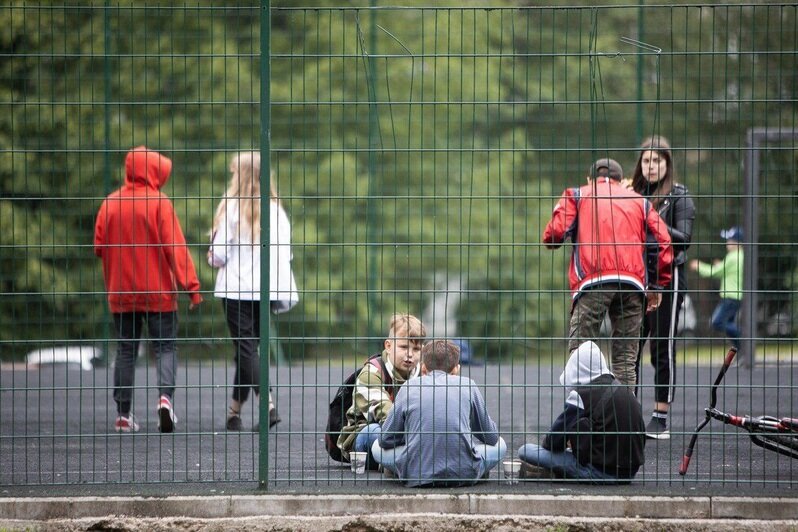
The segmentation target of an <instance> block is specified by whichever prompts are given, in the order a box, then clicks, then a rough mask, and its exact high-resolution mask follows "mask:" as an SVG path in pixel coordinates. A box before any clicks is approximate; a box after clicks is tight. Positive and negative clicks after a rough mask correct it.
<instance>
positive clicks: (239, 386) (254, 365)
mask: <svg viewBox="0 0 798 532" xmlns="http://www.w3.org/2000/svg"><path fill="white" fill-rule="evenodd" d="M222 305H223V306H224V314H225V316H226V317H227V326H228V327H229V328H230V336H231V338H232V340H233V347H234V349H235V352H234V353H233V357H234V359H235V362H236V367H235V373H234V374H233V400H234V401H238V402H240V403H243V402H245V401H246V400H247V399H248V398H249V391H250V389H252V391H253V392H255V393H256V394H257V393H259V392H260V358H259V354H258V343H259V341H260V301H244V300H239V299H222Z"/></svg>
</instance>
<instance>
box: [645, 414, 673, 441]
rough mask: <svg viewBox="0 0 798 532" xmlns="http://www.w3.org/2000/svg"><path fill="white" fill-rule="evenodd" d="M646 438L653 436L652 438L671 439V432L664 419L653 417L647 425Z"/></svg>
mask: <svg viewBox="0 0 798 532" xmlns="http://www.w3.org/2000/svg"><path fill="white" fill-rule="evenodd" d="M646 438H651V439H652V440H669V439H671V433H670V432H669V431H668V426H667V425H666V424H665V421H664V420H660V419H657V418H653V417H652V418H651V420H650V421H649V422H648V425H646Z"/></svg>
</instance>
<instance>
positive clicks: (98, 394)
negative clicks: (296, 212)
mask: <svg viewBox="0 0 798 532" xmlns="http://www.w3.org/2000/svg"><path fill="white" fill-rule="evenodd" d="M718 369H719V364H718V365H713V366H707V365H690V366H687V367H684V366H683V367H681V368H679V370H678V382H679V383H680V386H681V388H680V390H679V393H678V395H677V400H676V402H675V404H674V408H673V414H672V415H671V420H672V425H671V432H672V437H671V439H670V440H661V441H654V440H651V441H649V442H648V444H647V447H646V463H645V466H644V468H643V469H642V470H641V471H640V472H639V474H638V477H637V478H636V480H635V481H634V482H633V483H632V484H631V485H630V486H617V487H609V486H601V487H595V486H584V485H581V484H575V483H572V482H568V481H558V482H552V481H538V480H535V481H527V482H523V483H521V484H519V485H514V486H510V485H507V484H505V483H504V482H503V481H502V479H501V478H500V476H499V473H498V472H497V471H493V472H492V474H491V477H490V479H488V480H487V481H485V482H482V483H480V484H479V485H477V486H474V487H472V488H459V489H457V490H452V492H454V493H478V494H489V493H499V494H508V493H509V494H512V493H518V494H524V493H542V494H555V495H557V494H559V495H563V494H573V495H580V494H594V495H595V494H607V495H671V496H695V495H736V494H740V493H743V492H744V493H745V494H746V495H751V496H784V495H787V496H791V495H792V487H793V486H794V485H796V479H798V461H796V460H792V459H790V458H786V457H783V456H780V455H777V454H775V453H773V452H770V451H765V450H763V449H761V448H759V447H757V446H755V445H754V444H753V443H752V442H751V440H750V439H749V437H748V435H747V433H745V432H744V431H742V430H740V429H737V428H734V427H730V426H724V425H722V424H721V423H720V422H717V421H712V422H711V423H710V425H709V426H707V427H706V428H705V429H704V431H703V432H702V433H701V436H700V437H699V439H698V444H697V446H696V449H695V453H694V455H693V460H692V462H691V466H690V470H689V471H688V474H687V475H686V476H685V477H681V476H679V475H678V472H677V470H678V466H679V463H680V460H681V458H682V455H683V452H684V449H685V446H686V444H687V441H688V439H689V437H690V435H691V432H692V430H693V429H694V427H695V426H696V424H697V423H698V421H700V420H701V419H703V416H704V413H703V409H704V408H705V407H706V406H708V403H709V395H710V394H709V384H710V383H711V382H712V381H713V380H714V377H715V375H716V373H717V370H718ZM350 370H351V368H349V367H348V366H344V365H343V364H342V363H336V362H331V363H329V364H324V365H322V364H317V363H312V364H306V365H298V364H294V365H291V366H283V367H279V368H275V369H274V370H273V377H272V385H273V387H274V390H275V395H276V399H277V403H278V409H279V412H280V414H281V416H282V420H283V421H282V422H281V423H279V424H278V425H277V426H276V427H275V428H274V430H273V431H272V433H271V434H270V436H269V439H268V454H269V467H268V471H269V481H268V485H267V486H262V485H259V483H258V467H259V462H258V456H257V453H258V434H257V433H254V432H250V431H244V432H241V433H230V432H227V431H226V430H225V428H224V423H225V415H226V405H227V397H228V394H229V388H228V387H227V386H228V381H229V379H230V376H229V375H228V372H229V368H228V365H227V363H226V362H224V363H222V362H217V363H213V362H208V361H205V362H202V363H198V362H193V363H188V364H183V365H182V366H181V368H180V370H179V374H178V386H179V389H178V391H177V393H176V396H175V406H176V412H177V415H178V418H179V423H178V427H177V428H178V430H177V432H176V433H174V434H160V433H159V432H158V431H157V428H156V418H155V408H154V407H155V400H156V391H155V390H154V388H153V387H154V384H155V383H154V373H155V372H154V370H153V369H152V368H151V367H150V368H148V367H147V365H146V364H140V365H139V366H138V367H137V377H136V384H137V386H141V388H140V389H138V390H137V391H136V394H135V403H134V405H135V406H134V411H135V412H136V414H137V415H138V417H139V421H140V423H141V425H142V429H141V431H140V432H139V433H138V434H122V435H120V434H116V433H114V432H113V430H112V424H113V420H114V416H115V410H114V403H113V400H112V398H111V394H112V392H111V389H110V385H111V383H112V371H111V369H110V368H108V367H100V368H96V369H93V370H91V371H85V370H81V369H80V366H78V365H76V364H57V365H44V366H41V367H39V368H33V367H27V368H26V367H24V366H22V367H19V366H17V367H13V368H10V367H4V369H3V370H2V372H0V385H2V390H1V391H0V495H2V496H6V497H8V496H37V495H59V494H69V495H115V494H120V495H156V496H157V495H173V494H186V495H190V494H224V493H227V494H229V493H260V492H263V491H264V490H263V489H262V488H264V487H267V488H268V492H269V493H274V494H282V493H291V494H296V493H312V494H319V493H321V494H324V493H352V492H362V491H364V490H365V491H366V492H369V493H390V492H394V491H395V492H399V493H405V492H407V490H406V489H405V488H403V487H402V486H401V484H399V483H398V482H397V481H395V480H393V479H388V478H385V477H384V476H382V475H381V474H379V473H376V472H373V473H368V474H366V475H354V474H353V473H352V472H351V471H350V470H349V468H348V466H347V465H342V464H338V463H336V462H333V461H331V460H330V459H329V458H328V457H327V454H326V453H325V451H324V448H323V444H322V437H323V436H322V431H323V428H324V424H325V421H326V416H327V403H328V401H329V399H330V397H331V395H332V394H333V393H334V391H335V389H336V388H337V387H338V385H339V384H340V382H341V381H342V380H343V377H344V376H345V374H346V373H348V372H349V371H350ZM560 371H561V368H560V367H554V366H552V365H550V364H543V363H539V362H537V361H532V360H530V361H528V362H525V363H519V362H518V361H516V362H514V363H513V364H508V365H502V364H487V365H473V366H464V368H463V373H464V374H465V375H467V376H470V377H472V378H473V379H474V380H475V381H476V382H477V383H479V384H480V385H482V386H483V387H484V388H483V392H484V395H485V397H486V400H487V404H488V408H489V410H490V413H491V415H492V416H493V417H494V419H496V420H497V423H498V425H499V431H500V433H501V434H502V436H503V437H504V438H505V440H506V441H507V444H508V449H509V450H510V451H511V452H512V453H513V454H515V452H516V451H517V449H518V447H520V446H521V445H522V444H523V443H524V442H527V441H537V440H538V439H539V438H540V436H541V434H542V433H543V432H545V431H546V429H547V428H548V427H549V424H550V423H551V421H552V419H553V418H554V417H556V416H557V415H558V414H559V412H560V409H561V407H562V401H563V399H564V394H563V389H562V387H560V386H559V383H558V377H559V374H560ZM643 382H644V383H651V382H652V375H651V368H650V367H648V366H645V367H644V369H643ZM796 382H798V368H797V367H796V365H793V364H784V363H782V364H781V365H779V364H767V363H766V364H759V365H757V366H755V367H754V368H753V369H743V368H737V367H733V368H731V369H730V370H729V372H728V374H727V376H726V379H725V381H724V384H723V385H722V386H721V388H720V390H719V393H718V408H720V409H721V410H725V411H728V412H732V413H735V414H741V415H742V414H753V415H761V414H769V415H774V416H778V417H784V416H792V417H797V416H798V404H796V394H795V393H794V391H795V383H796ZM147 387H149V388H147ZM651 392H652V390H651V388H650V387H644V388H643V393H642V401H643V405H644V413H645V415H646V416H648V415H649V413H650V408H651V405H652V393H651ZM252 406H253V405H252V404H249V405H247V407H246V408H245V411H244V425H245V428H247V427H252V426H253V425H254V424H256V423H257V412H254V411H253V410H254V409H253V408H252ZM508 454H509V453H508ZM785 490H786V491H785ZM411 491H412V490H411Z"/></svg>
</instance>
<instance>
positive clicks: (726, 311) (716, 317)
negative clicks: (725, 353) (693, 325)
mask: <svg viewBox="0 0 798 532" xmlns="http://www.w3.org/2000/svg"><path fill="white" fill-rule="evenodd" d="M740 304H741V302H740V301H739V300H737V299H726V298H723V299H721V300H720V303H718V306H717V307H715V311H714V312H713V313H712V320H711V321H710V325H712V328H713V329H715V330H716V331H720V332H723V333H726V336H728V337H729V338H730V339H731V342H732V345H733V346H734V347H737V348H739V347H740V328H739V327H738V326H737V311H738V310H740Z"/></svg>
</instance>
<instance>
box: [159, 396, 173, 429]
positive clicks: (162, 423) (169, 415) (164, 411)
mask: <svg viewBox="0 0 798 532" xmlns="http://www.w3.org/2000/svg"><path fill="white" fill-rule="evenodd" d="M176 424H177V416H176V415H175V411H174V409H173V408H172V401H171V400H170V399H169V396H168V395H166V394H164V395H162V396H161V398H160V399H159V400H158V430H160V431H161V432H174V430H175V425H176Z"/></svg>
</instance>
